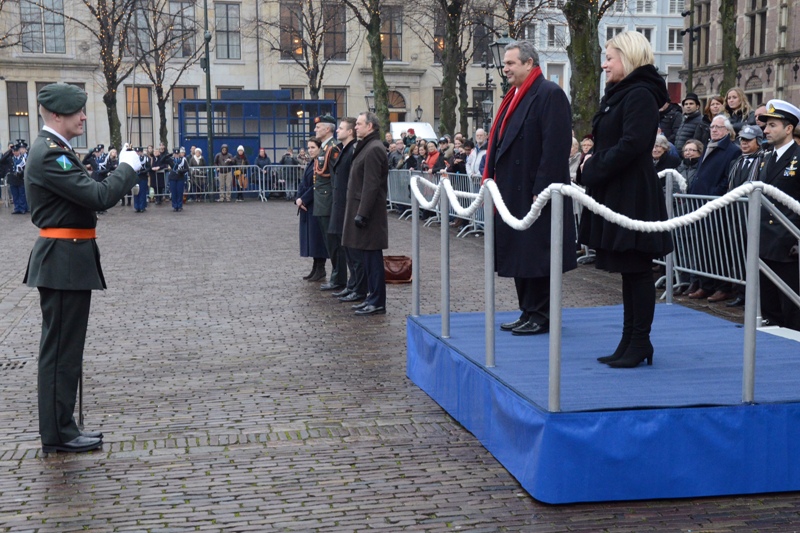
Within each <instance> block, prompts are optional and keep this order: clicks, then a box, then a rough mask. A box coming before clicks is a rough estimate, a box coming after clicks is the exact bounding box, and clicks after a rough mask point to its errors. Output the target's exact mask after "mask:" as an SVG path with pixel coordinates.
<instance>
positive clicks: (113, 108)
mask: <svg viewBox="0 0 800 533" xmlns="http://www.w3.org/2000/svg"><path fill="white" fill-rule="evenodd" d="M108 87H109V88H108V91H106V93H105V94H104V95H103V103H104V104H105V105H106V113H107V115H108V131H109V134H110V138H109V144H110V145H113V146H116V147H118V148H121V147H122V134H121V133H120V127H121V123H120V121H119V114H118V113H117V93H116V87H114V88H112V87H111V86H110V85H109V86H108Z"/></svg>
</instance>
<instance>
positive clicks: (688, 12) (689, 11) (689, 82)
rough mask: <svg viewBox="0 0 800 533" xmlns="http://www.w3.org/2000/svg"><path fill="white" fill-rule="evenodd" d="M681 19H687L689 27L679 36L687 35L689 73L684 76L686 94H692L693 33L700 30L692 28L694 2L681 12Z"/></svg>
mask: <svg viewBox="0 0 800 533" xmlns="http://www.w3.org/2000/svg"><path fill="white" fill-rule="evenodd" d="M681 16H682V17H689V27H688V28H686V29H685V30H682V31H681V35H686V34H687V33H688V34H689V65H688V67H689V72H688V73H687V74H686V92H687V93H691V92H694V80H693V79H692V78H693V77H694V41H695V40H696V39H697V37H695V35H694V34H695V32H699V31H700V28H695V27H694V0H692V1H691V4H690V7H689V9H687V10H686V11H683V12H681Z"/></svg>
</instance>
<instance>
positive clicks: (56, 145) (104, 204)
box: [24, 83, 140, 453]
mask: <svg viewBox="0 0 800 533" xmlns="http://www.w3.org/2000/svg"><path fill="white" fill-rule="evenodd" d="M38 100H39V112H40V114H41V116H42V118H43V119H44V124H45V125H44V127H43V128H42V131H41V132H39V136H38V137H37V139H36V140H35V141H34V143H33V145H32V146H31V151H30V157H29V158H28V164H27V168H26V171H25V189H26V191H27V193H28V198H29V199H30V204H31V210H32V214H31V221H32V222H33V223H34V224H35V225H36V226H37V227H39V228H40V230H39V238H38V239H37V240H36V243H35V244H34V245H33V250H32V251H31V255H30V259H29V261H28V270H27V272H26V273H25V279H24V282H25V283H27V284H28V286H29V287H36V288H38V289H39V296H40V302H41V308H42V338H41V342H40V344H39V376H38V381H39V433H40V435H41V438H42V450H43V451H44V452H45V453H50V452H56V451H62V452H85V451H89V450H93V449H95V448H99V447H100V446H101V445H102V444H103V439H102V437H103V436H102V434H101V433H99V432H82V431H81V430H80V429H79V428H78V425H77V424H76V423H75V417H74V414H73V412H74V410H75V399H76V395H77V392H78V383H79V381H80V376H81V371H82V365H83V347H84V343H85V340H86V327H87V324H88V321H89V305H90V302H91V297H92V290H93V289H104V288H105V287H106V284H105V279H104V278H103V271H102V269H101V268H100V253H99V251H98V248H97V244H96V243H95V237H96V235H95V228H96V226H97V216H96V215H95V212H96V211H103V210H105V209H108V208H109V207H112V206H113V205H114V204H116V203H117V202H118V201H119V200H120V198H122V197H123V196H125V194H127V193H128V191H130V190H131V187H133V186H134V184H135V183H136V179H137V175H136V172H137V171H138V170H139V167H140V162H139V158H138V157H137V156H136V154H135V153H134V152H132V151H130V150H127V151H124V152H122V154H121V155H120V164H119V166H118V167H117V169H116V170H115V171H113V172H111V173H110V174H109V175H108V176H107V177H106V178H105V179H103V180H102V181H95V180H93V179H92V177H91V176H90V175H89V173H88V172H87V171H86V169H85V167H84V166H83V165H81V161H80V159H78V157H77V156H76V155H75V152H73V150H72V146H71V145H70V143H69V140H70V139H72V138H74V137H77V136H79V135H81V134H82V133H83V123H84V122H85V121H86V115H85V114H84V112H83V107H84V105H85V104H86V93H85V92H83V90H81V89H78V88H77V87H75V86H74V85H66V84H60V83H59V84H55V83H53V84H50V85H47V86H45V87H44V88H42V90H41V91H39V96H38Z"/></svg>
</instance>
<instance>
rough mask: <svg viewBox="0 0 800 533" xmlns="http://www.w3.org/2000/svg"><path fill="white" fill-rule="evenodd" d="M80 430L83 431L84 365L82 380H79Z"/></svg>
mask: <svg viewBox="0 0 800 533" xmlns="http://www.w3.org/2000/svg"><path fill="white" fill-rule="evenodd" d="M78 429H83V365H81V378H80V380H78Z"/></svg>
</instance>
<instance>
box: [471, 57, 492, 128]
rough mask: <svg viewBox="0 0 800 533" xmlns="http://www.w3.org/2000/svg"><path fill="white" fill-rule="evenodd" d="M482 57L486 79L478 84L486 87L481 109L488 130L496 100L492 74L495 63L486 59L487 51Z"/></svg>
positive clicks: (484, 126)
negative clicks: (490, 96) (494, 99)
mask: <svg viewBox="0 0 800 533" xmlns="http://www.w3.org/2000/svg"><path fill="white" fill-rule="evenodd" d="M482 57H483V62H482V63H481V67H483V72H484V74H485V75H486V81H484V82H483V83H482V84H480V83H479V84H478V86H481V85H483V87H484V89H486V98H485V99H484V100H483V101H482V102H481V103H480V104H481V111H482V112H483V129H484V130H487V131H488V129H489V123H491V121H492V108H493V107H494V102H493V101H492V100H493V98H494V88H495V87H496V85H495V84H494V79H492V74H491V72H492V69H493V68H494V65H493V64H491V63H489V62H488V61H486V52H484V53H483V55H482ZM489 95H492V98H489ZM487 102H488V105H487ZM476 104H477V102H476Z"/></svg>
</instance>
